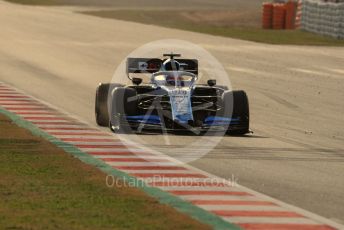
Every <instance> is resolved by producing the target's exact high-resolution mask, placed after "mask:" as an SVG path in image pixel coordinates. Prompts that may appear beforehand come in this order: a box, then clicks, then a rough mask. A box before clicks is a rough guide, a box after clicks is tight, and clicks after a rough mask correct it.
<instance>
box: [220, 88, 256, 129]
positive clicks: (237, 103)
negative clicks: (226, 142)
mask: <svg viewBox="0 0 344 230" xmlns="http://www.w3.org/2000/svg"><path fill="white" fill-rule="evenodd" d="M223 102H224V107H225V112H224V113H225V117H230V118H239V119H240V126H239V127H238V128H235V129H233V127H231V125H230V126H229V127H228V131H227V134H230V135H245V134H247V133H249V132H250V126H249V125H250V111H249V103H248V98H247V94H246V93H245V91H242V90H238V91H227V92H224V94H223ZM232 106H233V107H232Z"/></svg>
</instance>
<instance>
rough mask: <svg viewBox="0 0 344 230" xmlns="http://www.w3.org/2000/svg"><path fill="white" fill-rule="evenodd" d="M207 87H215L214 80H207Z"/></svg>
mask: <svg viewBox="0 0 344 230" xmlns="http://www.w3.org/2000/svg"><path fill="white" fill-rule="evenodd" d="M208 85H209V86H215V85H216V80H215V79H210V80H208Z"/></svg>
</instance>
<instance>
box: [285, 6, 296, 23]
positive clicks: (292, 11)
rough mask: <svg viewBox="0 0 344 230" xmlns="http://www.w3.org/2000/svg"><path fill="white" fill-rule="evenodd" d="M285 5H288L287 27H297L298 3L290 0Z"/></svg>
mask: <svg viewBox="0 0 344 230" xmlns="http://www.w3.org/2000/svg"><path fill="white" fill-rule="evenodd" d="M285 7H286V16H285V29H287V30H293V29H295V17H296V7H297V4H296V2H294V1H289V2H287V3H286V5H285Z"/></svg>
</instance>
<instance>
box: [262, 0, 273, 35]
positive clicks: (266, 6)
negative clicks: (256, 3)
mask: <svg viewBox="0 0 344 230" xmlns="http://www.w3.org/2000/svg"><path fill="white" fill-rule="evenodd" d="M272 17H273V4H272V3H263V18H262V26H263V29H272Z"/></svg>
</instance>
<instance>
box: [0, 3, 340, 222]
mask: <svg viewBox="0 0 344 230" xmlns="http://www.w3.org/2000/svg"><path fill="white" fill-rule="evenodd" d="M0 23H1V30H0V43H1V45H0V80H1V81H3V82H5V83H8V84H11V85H14V86H15V87H17V88H19V89H22V90H24V91H25V92H27V93H28V94H30V95H33V96H35V97H37V98H39V99H41V100H44V101H46V102H48V103H50V104H53V105H55V106H57V107H59V108H61V109H63V110H64V111H67V112H68V113H70V114H73V115H75V116H77V117H79V118H80V119H81V120H83V121H85V122H87V123H89V124H91V125H94V91H95V88H96V86H97V84H98V83H99V82H108V81H110V80H111V77H112V75H113V72H114V70H115V69H116V67H117V65H118V64H119V63H120V62H121V61H122V59H123V58H125V57H126V56H127V55H128V54H129V53H130V52H131V51H132V50H134V49H135V48H137V47H139V46H140V45H143V44H145V43H147V42H151V41H154V40H159V39H166V38H176V39H183V40H187V41H190V42H193V43H196V44H198V45H200V46H202V47H204V48H205V49H207V50H208V51H209V52H211V53H212V54H213V55H214V56H215V57H216V58H217V59H218V60H220V62H221V63H222V65H223V66H224V67H225V68H226V70H227V71H228V72H229V73H230V76H231V78H230V79H231V82H232V85H233V88H234V89H245V90H246V91H247V93H248V95H249V98H250V105H251V121H252V122H251V123H252V126H251V128H252V130H253V131H254V135H251V136H249V137H224V138H223V139H222V140H221V142H220V144H219V145H218V146H217V147H216V148H215V149H213V150H212V151H210V153H209V154H207V155H206V156H204V157H202V158H201V159H199V160H197V161H194V162H192V163H191V165H193V166H196V167H198V168H200V169H202V170H204V171H206V172H209V173H213V174H215V175H217V176H220V177H224V178H232V175H234V176H235V178H237V179H238V182H239V183H240V184H242V185H244V186H246V187H249V188H251V189H254V190H256V191H259V192H261V193H264V194H266V195H269V196H271V197H273V198H276V199H279V200H282V201H284V202H286V203H289V204H292V205H295V206H298V207H301V208H304V209H306V210H308V211H311V212H314V213H317V214H320V215H321V216H324V217H327V218H329V219H332V220H334V221H337V222H339V223H343V222H344V193H343V191H344V180H343V178H344V158H343V157H344V146H343V141H344V131H343V126H344V116H343V113H344V91H343V86H344V66H343V63H344V48H334V47H333V48H329V47H298V46H272V45H263V44H257V43H252V42H246V41H240V40H234V39H229V38H221V37H215V36H209V35H203V34H198V33H191V32H185V31H179V30H173V29H165V28H160V27H156V26H149V25H142V24H137V23H131V22H123V21H116V20H108V19H101V18H96V17H92V16H87V15H81V14H76V13H73V12H72V11H71V10H69V9H68V8H44V7H27V6H20V5H12V4H8V3H4V2H0ZM142 138H143V139H144V140H145V141H147V142H149V143H150V144H151V146H152V147H153V148H155V149H159V150H162V151H164V152H165V153H167V154H170V155H172V156H175V155H176V154H177V155H178V154H180V155H183V153H182V152H176V151H174V150H173V147H178V146H180V147H182V146H185V144H186V143H189V142H192V141H194V140H196V139H197V138H198V137H194V136H174V135H170V136H169V140H170V143H172V144H173V145H172V146H167V145H165V144H159V143H164V137H162V136H158V135H145V136H143V137H142ZM211 141H212V140H211V138H209V142H211ZM207 146H208V143H204V146H200V147H199V148H200V149H202V148H206V147H207ZM190 151H191V150H190ZM193 151H194V152H195V154H197V150H193Z"/></svg>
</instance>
